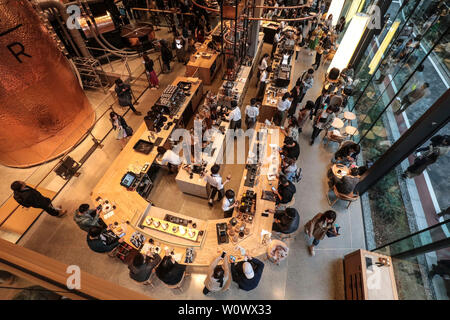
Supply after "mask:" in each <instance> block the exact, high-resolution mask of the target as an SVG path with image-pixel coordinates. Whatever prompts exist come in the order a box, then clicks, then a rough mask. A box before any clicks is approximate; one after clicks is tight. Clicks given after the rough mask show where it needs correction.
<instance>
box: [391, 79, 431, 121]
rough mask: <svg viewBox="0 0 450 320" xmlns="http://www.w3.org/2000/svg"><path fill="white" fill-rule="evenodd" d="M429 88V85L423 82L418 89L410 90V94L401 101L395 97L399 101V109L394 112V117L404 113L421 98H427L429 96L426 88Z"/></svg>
mask: <svg viewBox="0 0 450 320" xmlns="http://www.w3.org/2000/svg"><path fill="white" fill-rule="evenodd" d="M429 87H430V84H429V83H428V82H425V83H424V84H423V85H422V86H420V87H419V88H416V89H414V90H412V91H411V92H410V93H408V94H407V95H405V96H404V97H403V98H402V99H400V98H399V97H397V99H398V100H400V101H401V105H400V108H399V109H398V110H397V111H395V114H396V115H399V114H401V113H402V112H404V111H406V109H408V108H409V107H410V106H411V105H412V104H413V103H416V102H417V101H419V100H420V99H422V98H423V97H425V96H427V95H428V94H429V90H428V88H429Z"/></svg>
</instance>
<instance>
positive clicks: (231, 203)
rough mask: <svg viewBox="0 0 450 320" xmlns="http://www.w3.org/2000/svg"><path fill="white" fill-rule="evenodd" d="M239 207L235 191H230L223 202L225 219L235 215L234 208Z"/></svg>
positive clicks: (226, 193)
mask: <svg viewBox="0 0 450 320" xmlns="http://www.w3.org/2000/svg"><path fill="white" fill-rule="evenodd" d="M237 206H238V202H237V201H236V199H235V193H234V191H233V190H231V189H228V190H227V191H226V192H225V197H224V198H223V202H222V210H223V216H224V218H230V217H231V216H232V215H233V212H234V208H236V207H237Z"/></svg>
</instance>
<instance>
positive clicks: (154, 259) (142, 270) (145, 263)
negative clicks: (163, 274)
mask: <svg viewBox="0 0 450 320" xmlns="http://www.w3.org/2000/svg"><path fill="white" fill-rule="evenodd" d="M160 261H161V257H160V256H159V255H158V254H155V255H153V256H151V257H150V256H144V255H143V254H141V253H138V254H136V255H135V256H134V259H133V263H132V264H130V265H129V266H128V269H129V270H130V278H131V279H133V280H135V281H137V282H144V281H147V280H148V279H149V278H150V275H151V274H152V270H153V268H155V266H157V265H158V263H159V262H160Z"/></svg>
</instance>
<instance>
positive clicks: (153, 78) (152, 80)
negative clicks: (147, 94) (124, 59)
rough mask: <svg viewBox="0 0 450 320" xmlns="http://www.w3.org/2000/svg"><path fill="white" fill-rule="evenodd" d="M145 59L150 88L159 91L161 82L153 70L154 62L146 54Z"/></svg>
mask: <svg viewBox="0 0 450 320" xmlns="http://www.w3.org/2000/svg"><path fill="white" fill-rule="evenodd" d="M143 58H144V67H145V74H146V75H147V80H148V83H149V84H150V87H151V88H152V89H158V88H159V80H158V76H157V75H156V72H155V70H154V68H153V66H154V62H153V60H152V59H150V58H149V56H148V55H146V54H144V55H143Z"/></svg>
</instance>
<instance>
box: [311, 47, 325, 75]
mask: <svg viewBox="0 0 450 320" xmlns="http://www.w3.org/2000/svg"><path fill="white" fill-rule="evenodd" d="M322 54H323V48H322V46H321V45H320V44H319V46H318V47H317V48H316V60H315V61H314V64H313V66H316V70H317V69H319V66H320V60H321V59H322Z"/></svg>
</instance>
